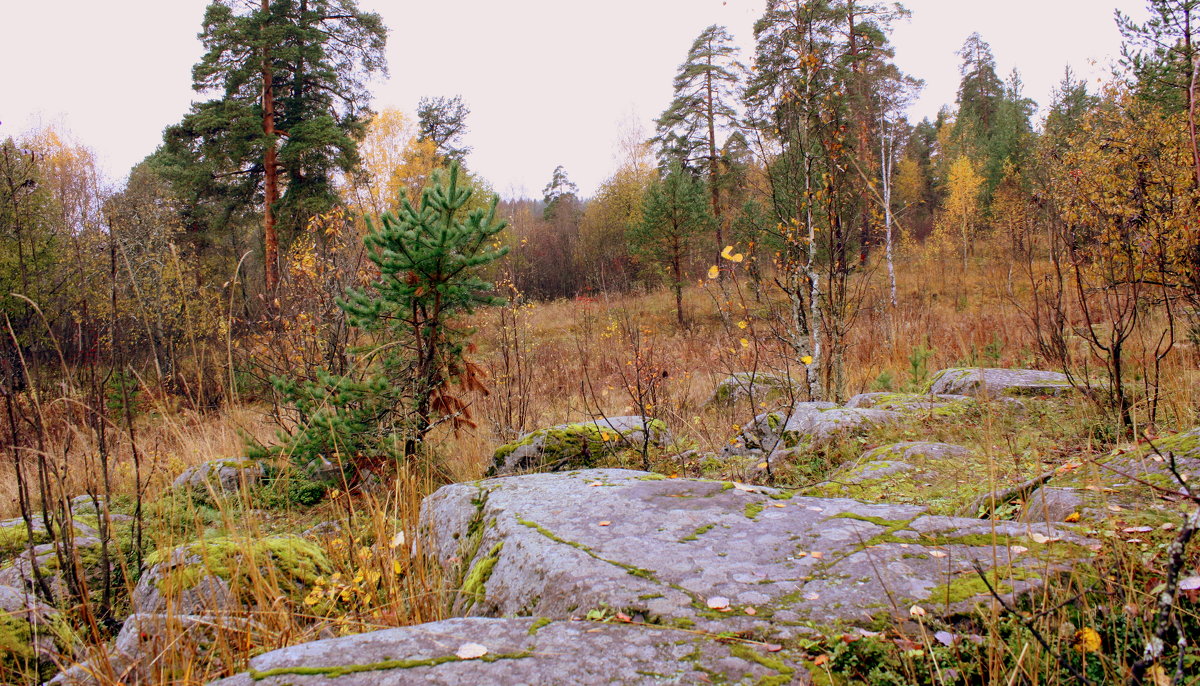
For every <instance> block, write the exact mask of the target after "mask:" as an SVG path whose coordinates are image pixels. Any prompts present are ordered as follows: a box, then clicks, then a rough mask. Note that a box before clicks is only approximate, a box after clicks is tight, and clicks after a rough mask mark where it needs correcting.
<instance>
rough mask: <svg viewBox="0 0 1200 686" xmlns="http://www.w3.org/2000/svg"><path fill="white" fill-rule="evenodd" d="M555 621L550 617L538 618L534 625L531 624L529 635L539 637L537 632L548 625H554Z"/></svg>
mask: <svg viewBox="0 0 1200 686" xmlns="http://www.w3.org/2000/svg"><path fill="white" fill-rule="evenodd" d="M553 621H554V620H553V619H550V618H549V617H538V618H537V621H535V622H534V623H533V624H531V625H530V626H529V631H528V632H527V633H528V634H529V635H530V636H535V635H537V632H538V631H540V630H541V628H542V627H544V626H546V625H547V624H550V623H552V622H553Z"/></svg>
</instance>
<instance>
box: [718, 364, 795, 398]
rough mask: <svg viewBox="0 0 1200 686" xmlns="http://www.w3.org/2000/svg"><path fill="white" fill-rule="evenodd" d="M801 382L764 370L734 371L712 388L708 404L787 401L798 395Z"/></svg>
mask: <svg viewBox="0 0 1200 686" xmlns="http://www.w3.org/2000/svg"><path fill="white" fill-rule="evenodd" d="M801 387H802V383H800V382H798V381H796V380H793V379H789V378H787V377H785V376H780V375H778V374H768V373H766V372H735V373H733V374H730V375H729V376H727V377H725V378H724V379H721V381H720V382H719V383H718V384H717V387H716V388H715V389H713V393H712V397H710V398H709V400H708V404H709V405H717V406H722V407H729V406H733V405H737V404H739V403H751V404H752V405H753V406H754V407H762V406H766V405H774V404H776V403H778V402H780V401H781V400H782V401H784V402H789V401H792V400H794V399H795V398H796V397H797V396H798V395H799V391H800V388H801Z"/></svg>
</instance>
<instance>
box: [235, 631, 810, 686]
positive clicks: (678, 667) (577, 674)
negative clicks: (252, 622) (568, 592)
mask: <svg viewBox="0 0 1200 686" xmlns="http://www.w3.org/2000/svg"><path fill="white" fill-rule="evenodd" d="M481 649H482V650H486V652H483V654H482V656H481V657H476V658H470V657H469V658H463V657H460V656H459V653H460V652H462V654H463V655H478V654H479V653H480V652H481ZM469 651H473V652H469ZM798 662H799V661H798V660H793V659H792V658H791V657H790V656H789V654H788V652H786V651H785V652H779V653H768V652H766V651H765V650H764V649H763V648H762V647H761V646H754V645H748V644H743V643H722V642H720V641H718V640H716V638H715V637H711V636H702V635H697V634H695V633H692V632H687V631H680V630H678V629H671V628H666V627H649V626H640V625H632V624H602V623H597V622H570V621H554V622H547V621H546V620H544V619H535V618H532V617H528V618H518V619H485V618H478V617H475V618H468V619H447V620H443V621H440V622H433V623H431V624H421V625H418V626H412V627H404V628H401V629H386V630H383V631H373V632H370V633H366V634H358V635H356V636H346V637H343V638H331V639H326V640H323V641H314V642H312V643H304V644H301V645H298V646H292V647H290V648H283V649H280V650H275V651H272V652H270V653H266V654H264V655H259V656H258V657H255V658H252V659H251V660H250V670H249V671H248V672H245V673H242V674H238V675H236V676H233V677H230V678H228V679H224V680H221V681H216V682H214V683H213V685H212V686H285V685H289V686H306V685H312V686H326V685H328V686H399V685H400V684H441V685H442V686H477V685H479V684H504V685H505V686H516V685H519V684H529V685H531V686H568V685H569V686H575V685H576V684H651V683H656V684H658V683H669V684H697V683H724V684H785V683H808V682H807V681H806V680H802V679H803V676H807V673H806V672H804V669H803V668H802V667H799V666H798ZM802 673H803V674H802Z"/></svg>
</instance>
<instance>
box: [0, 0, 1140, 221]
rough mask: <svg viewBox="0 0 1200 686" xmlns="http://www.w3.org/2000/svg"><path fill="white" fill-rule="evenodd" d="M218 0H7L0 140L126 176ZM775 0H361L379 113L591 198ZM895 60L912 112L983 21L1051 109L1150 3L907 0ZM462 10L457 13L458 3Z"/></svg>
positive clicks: (178, 106) (491, 164)
mask: <svg viewBox="0 0 1200 686" xmlns="http://www.w3.org/2000/svg"><path fill="white" fill-rule="evenodd" d="M207 4H208V0H108V1H106V2H96V1H95V0H59V1H58V2H53V3H51V2H21V3H18V2H16V1H15V0H0V12H2V15H3V23H2V25H0V138H4V137H7V136H10V135H11V136H17V135H19V134H20V133H22V132H23V131H26V130H28V129H29V128H30V127H31V126H35V125H37V124H38V123H39V122H45V123H59V124H62V125H63V126H65V127H66V128H68V129H69V130H71V131H72V132H74V134H75V135H76V137H77V138H79V139H80V140H81V141H82V142H84V143H86V144H87V145H90V146H91V147H93V148H94V149H95V150H96V151H97V153H98V154H99V156H100V158H101V160H102V163H103V164H104V167H105V170H106V171H107V173H108V174H109V176H110V177H111V178H112V179H113V180H114V181H120V180H122V179H123V178H124V176H125V175H126V174H127V172H128V170H129V168H130V167H131V166H132V165H133V164H135V163H136V162H138V161H139V160H141V159H142V158H143V157H145V156H146V155H148V154H149V153H151V152H152V151H153V150H154V148H155V146H157V144H158V143H159V141H160V139H161V134H162V129H163V128H164V127H166V126H167V125H169V124H171V123H174V122H176V121H178V120H179V119H180V117H181V116H182V115H183V114H184V113H185V112H186V111H187V109H188V106H189V104H190V103H191V101H192V99H193V98H195V97H197V96H196V94H195V93H193V91H192V90H191V66H192V64H194V63H195V62H196V61H197V60H198V59H199V57H200V54H201V47H200V44H199V42H198V41H197V40H196V38H195V36H196V33H197V32H198V31H199V28H200V20H201V17H202V15H203V12H204V7H205V6H206V5H207ZM764 4H765V3H764V1H763V0H602V1H601V2H582V1H579V0H509V1H508V2H496V0H459V1H458V2H455V3H453V4H449V3H447V4H443V3H433V2H415V1H412V0H410V1H407V2H401V1H399V0H359V6H360V7H362V8H363V9H369V10H373V11H376V12H379V13H380V14H381V15H382V16H383V19H384V22H385V24H387V26H388V27H389V28H390V29H391V33H390V35H389V39H388V61H389V65H390V69H391V75H390V78H388V79H387V80H386V81H383V80H381V81H380V82H378V83H376V84H375V86H374V93H375V103H374V106H375V108H376V109H380V108H382V107H387V106H393V107H399V108H401V109H403V110H406V111H408V112H410V113H411V112H412V111H413V110H414V109H415V107H416V102H417V100H418V99H419V98H420V97H421V96H423V95H455V94H461V95H462V96H463V99H464V101H465V102H466V103H467V104H468V106H469V107H470V108H471V116H470V118H469V119H468V125H469V127H470V132H469V134H468V136H467V143H468V144H469V145H471V146H473V147H474V152H473V153H472V155H471V157H470V158H469V160H468V163H469V164H470V166H471V167H472V168H473V169H475V170H476V171H478V172H479V173H481V174H482V175H483V176H484V177H485V178H487V179H489V180H490V181H491V183H492V184H493V186H494V187H495V188H496V190H497V191H499V192H500V193H501V194H502V195H506V196H511V195H514V194H515V195H520V194H525V195H529V196H535V197H540V195H541V189H542V187H543V186H544V185H545V184H546V182H547V181H548V180H549V178H550V174H551V172H552V171H553V169H554V167H555V166H556V165H559V164H562V165H564V166H565V167H566V169H567V172H568V173H569V174H570V176H571V178H572V179H573V180H574V181H575V182H576V183H577V184H578V185H579V187H580V190H581V191H582V192H583V194H585V195H588V194H591V193H592V192H593V191H594V190H595V188H596V187H597V186H598V185H599V183H600V182H601V181H603V180H604V178H605V177H607V176H608V175H609V174H610V173H611V171H612V169H613V167H614V160H613V144H614V141H615V140H616V136H617V131H618V127H619V125H620V122H621V121H622V120H623V119H627V118H628V117H629V116H630V114H631V113H632V114H633V115H635V116H636V117H637V118H639V119H640V120H642V121H643V122H644V125H645V126H646V127H647V129H648V130H649V129H650V128H651V127H652V121H653V119H654V118H655V117H656V116H657V115H658V114H659V113H660V112H661V111H662V110H663V109H664V108H665V106H666V104H667V102H668V101H669V100H670V97H671V79H672V78H673V76H674V73H675V69H676V67H677V66H678V64H679V63H680V62H681V61H682V60H683V57H684V55H685V54H686V52H687V49H688V47H689V46H690V45H691V42H692V40H693V39H694V38H695V36H696V35H697V34H699V32H700V31H701V30H702V29H703V28H704V27H706V26H708V25H710V24H723V25H725V26H728V27H729V29H730V31H731V32H732V33H733V34H734V36H735V38H736V39H737V40H738V41H739V43H741V45H742V46H743V59H744V60H745V61H746V62H747V63H749V61H750V58H751V56H752V55H753V35H752V26H753V23H754V21H755V19H757V18H758V16H759V15H760V14H761V13H762V9H763V6H764ZM904 4H905V6H907V7H908V8H909V9H910V10H912V14H913V16H912V19H911V20H910V21H908V22H906V23H903V24H901V25H900V26H899V27H898V28H897V30H896V32H895V35H894V37H893V38H894V42H895V45H896V61H897V63H898V64H899V65H900V67H901V68H902V69H904V70H905V71H906V72H908V73H910V74H913V75H914V76H917V77H919V78H922V79H924V80H925V81H926V88H925V91H924V93H923V94H922V97H921V99H920V100H919V101H918V102H917V103H915V104H914V106H913V108H912V111H911V112H910V116H912V117H913V118H915V119H919V118H920V117H922V116H932V115H934V114H935V113H936V112H937V110H938V108H940V107H941V106H942V105H943V104H946V103H952V102H953V101H954V96H955V91H956V89H957V86H958V78H959V76H958V62H959V60H958V58H957V57H956V56H955V54H954V52H955V51H956V50H957V49H958V48H959V47H960V46H961V45H962V42H963V40H964V39H965V38H966V37H967V35H969V34H970V33H971V32H972V31H978V32H979V33H980V34H982V35H983V37H984V39H985V40H987V41H988V42H989V43H990V44H991V46H992V49H993V51H994V52H995V54H996V60H997V63H998V68H999V71H1000V72H1001V75H1002V76H1004V75H1006V74H1007V73H1008V72H1009V71H1010V70H1011V69H1012V68H1013V67H1016V68H1017V69H1019V70H1020V71H1021V74H1022V77H1023V79H1024V82H1025V87H1026V95H1027V96H1029V97H1032V98H1033V99H1035V100H1037V101H1038V102H1039V103H1040V104H1042V105H1045V104H1046V102H1047V101H1048V100H1049V93H1050V90H1051V88H1052V87H1053V86H1054V84H1055V83H1057V82H1058V81H1059V80H1060V79H1061V78H1062V73H1063V68H1064V67H1065V66H1066V65H1067V64H1070V65H1071V66H1072V67H1074V68H1075V69H1076V71H1077V73H1080V74H1083V75H1087V76H1090V77H1091V78H1093V79H1096V78H1099V77H1102V76H1104V75H1105V74H1107V73H1108V69H1109V64H1110V63H1111V62H1112V61H1113V60H1114V59H1115V58H1116V56H1117V54H1118V51H1119V46H1120V34H1119V33H1118V32H1117V30H1116V26H1115V24H1114V22H1113V9H1114V8H1117V7H1119V8H1121V9H1122V10H1123V11H1126V12H1132V13H1133V14H1134V15H1135V16H1144V15H1145V12H1144V9H1143V8H1144V6H1145V0H1007V2H991V1H985V0H906V2H904ZM447 8H452V9H447Z"/></svg>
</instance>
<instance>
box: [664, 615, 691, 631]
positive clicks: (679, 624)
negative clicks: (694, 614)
mask: <svg viewBox="0 0 1200 686" xmlns="http://www.w3.org/2000/svg"><path fill="white" fill-rule="evenodd" d="M670 624H671V626H673V627H675V628H676V629H692V628H695V626H696V622H695V621H693V620H692V618H691V617H676V618H674V619H672V620H670Z"/></svg>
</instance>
